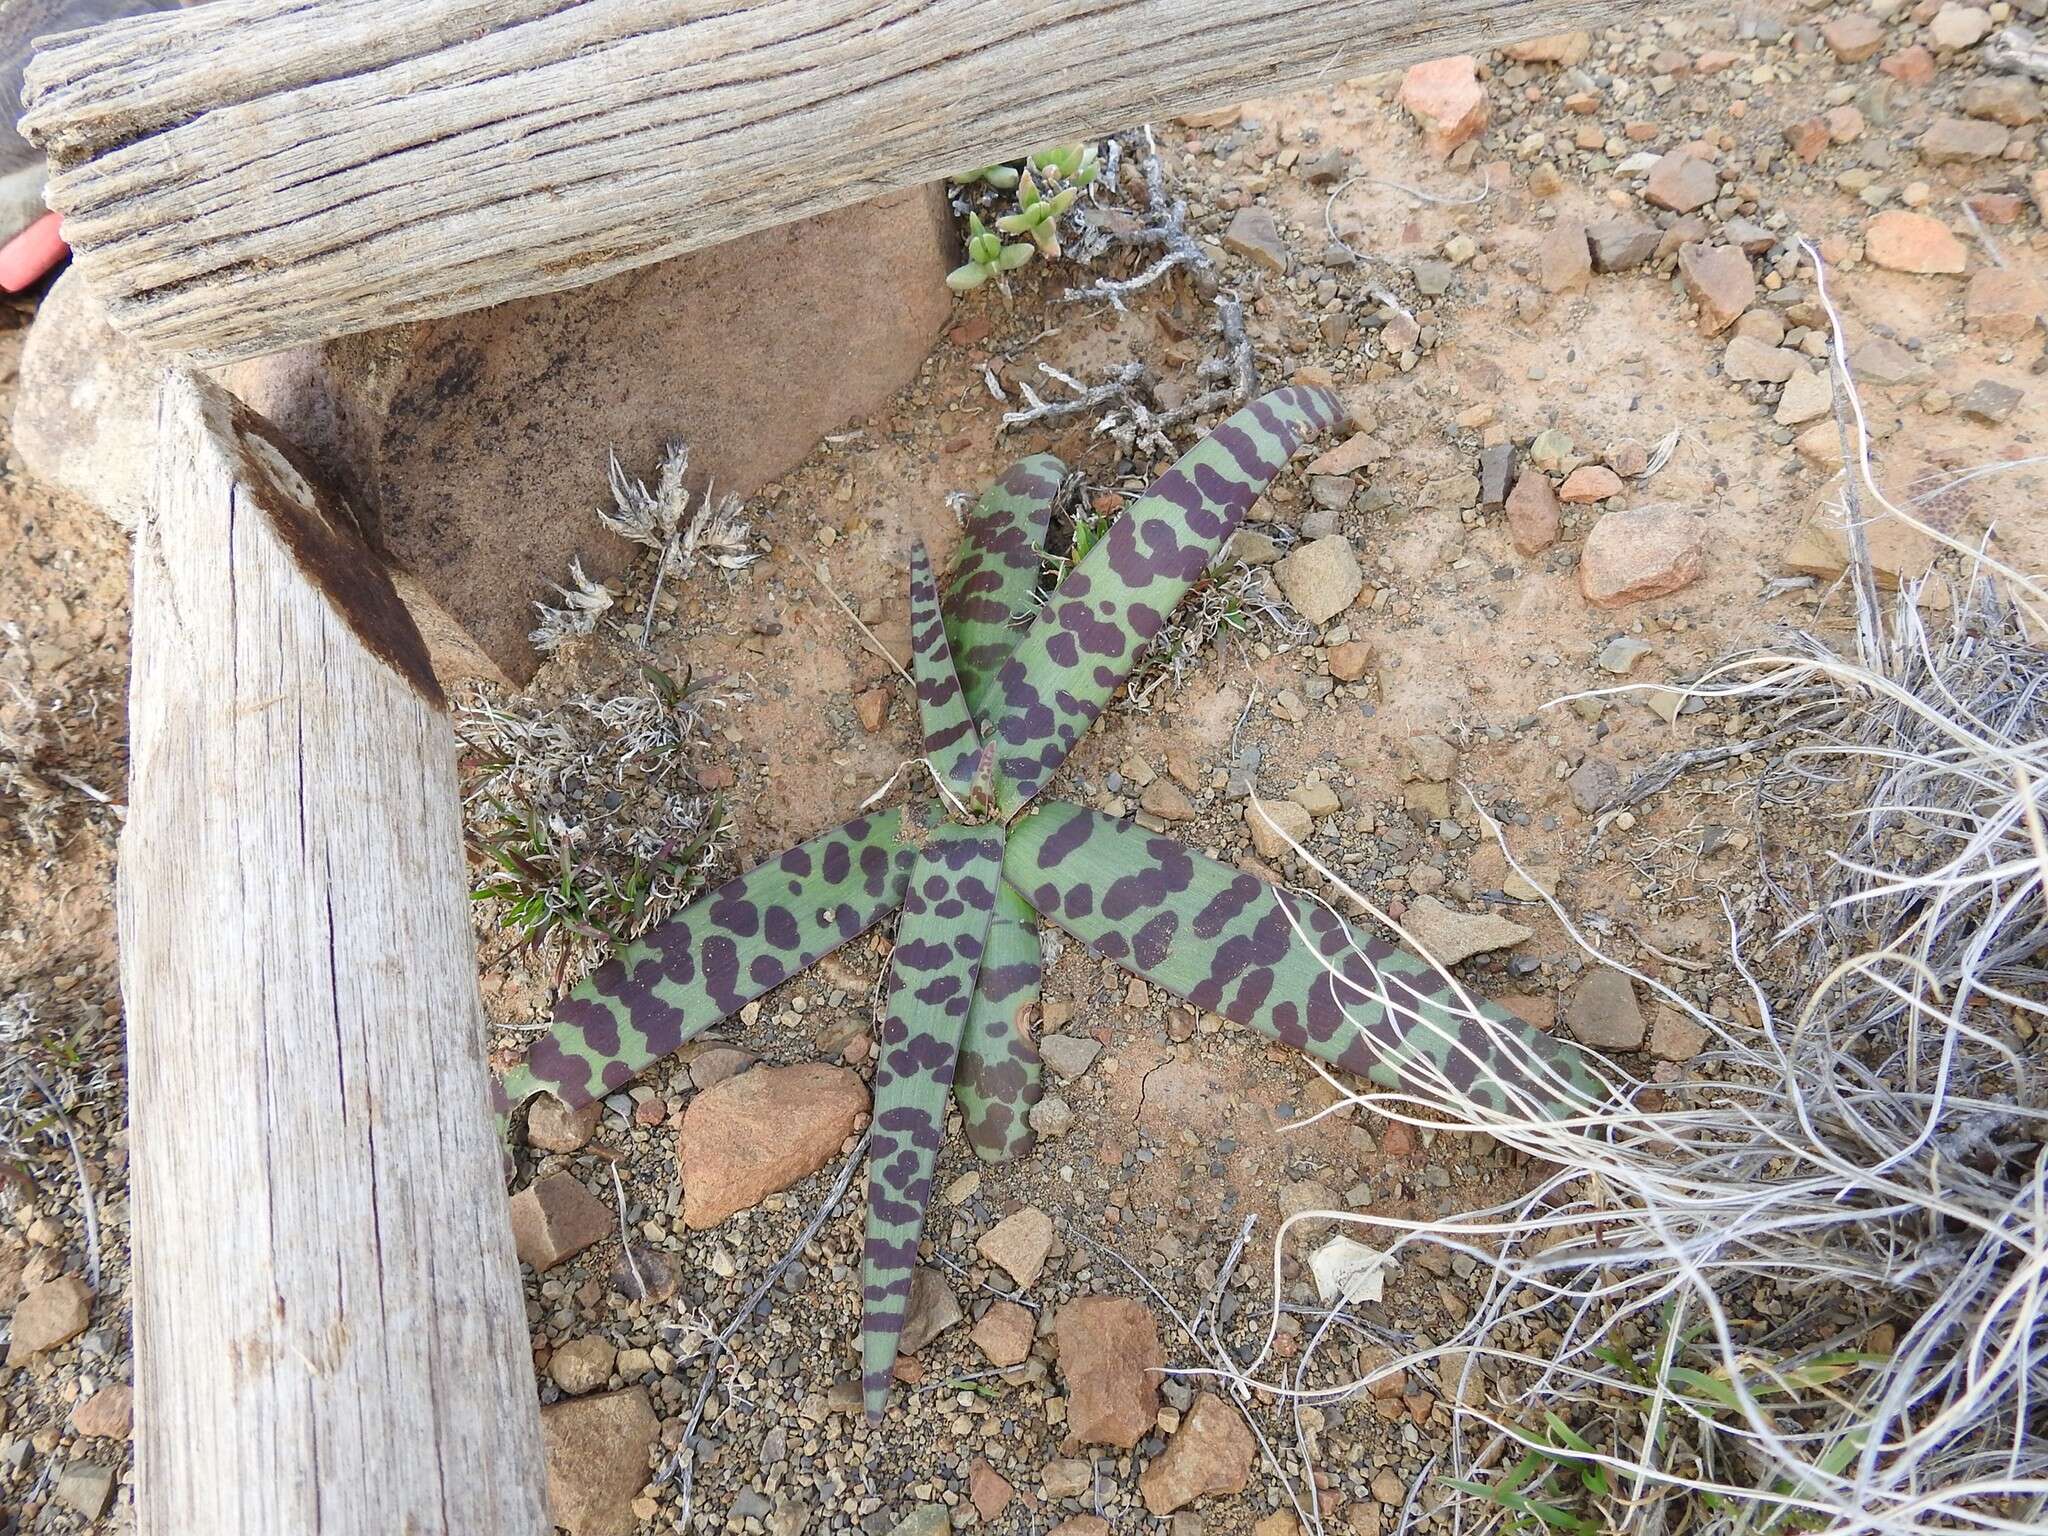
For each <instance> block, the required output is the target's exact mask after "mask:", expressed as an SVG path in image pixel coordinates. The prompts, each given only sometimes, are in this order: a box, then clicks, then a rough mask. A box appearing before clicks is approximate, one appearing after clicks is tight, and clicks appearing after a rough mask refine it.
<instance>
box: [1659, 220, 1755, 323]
mask: <svg viewBox="0 0 2048 1536" xmlns="http://www.w3.org/2000/svg"><path fill="white" fill-rule="evenodd" d="M1678 275H1679V278H1680V280H1681V281H1683V282H1684V284H1685V291H1686V293H1687V294H1688V295H1690V296H1691V298H1692V301H1693V302H1694V303H1695V304H1697V305H1699V307H1700V330H1701V331H1702V332H1704V333H1705V334H1706V335H1709V336H1718V335H1719V334H1720V333H1721V332H1722V331H1725V330H1727V329H1728V327H1729V326H1731V325H1733V324H1734V323H1735V322H1736V321H1737V320H1738V319H1740V318H1741V317H1742V312H1743V311H1744V310H1746V309H1748V308H1749V306H1750V305H1751V304H1753V303H1754V302H1756V274H1755V273H1754V272H1753V271H1751V269H1750V265H1749V258H1748V257H1747V256H1745V255H1743V254H1742V252H1740V251H1739V250H1737V249H1736V248H1735V247H1734V246H1732V245H1702V244H1700V243H1699V242H1698V241H1692V242H1689V243H1687V244H1685V245H1682V246H1680V247H1679V250H1678Z"/></svg>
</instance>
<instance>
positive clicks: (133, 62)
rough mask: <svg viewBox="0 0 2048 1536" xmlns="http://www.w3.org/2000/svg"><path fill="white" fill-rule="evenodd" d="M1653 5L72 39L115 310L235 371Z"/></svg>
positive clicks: (831, 10) (402, 12)
mask: <svg viewBox="0 0 2048 1536" xmlns="http://www.w3.org/2000/svg"><path fill="white" fill-rule="evenodd" d="M1637 8H1639V0H1621V3H1620V4H1617V5H1605V6H1597V5H1594V4H1592V3H1590V0H1033V3H1031V4H1028V5H1026V4H1016V3H1013V0H763V3H755V4H743V3H731V0H398V3H394V0H216V3H215V4H212V5H208V6H204V7H200V8H198V9H194V10H189V11H181V12H170V13H166V14H165V15H162V16H158V17H151V18H145V19H141V20H136V21H129V22H122V23H116V24H113V25H110V26H107V27H102V28H97V29H94V30H91V31H86V32H78V33H71V34H67V35H66V36H64V37H62V38H59V39H56V40H53V41H51V42H49V43H48V44H47V45H46V46H45V48H44V49H43V51H42V52H41V53H40V54H38V55H37V57H36V59H35V61H34V62H33V64H32V65H31V68H30V71H29V79H28V93H27V99H28V101H29V104H30V106H29V112H28V114H27V116H26V118H25V119H24V120H23V128H24V131H25V132H27V133H28V134H29V135H30V137H31V138H33V139H34V140H36V141H37V142H39V143H41V144H43V145H45V146H47V147H48V149H49V151H50V154H51V159H52V166H53V171H54V174H53V175H52V177H51V181H50V192H49V195H50V201H51V205H52V206H53V207H56V208H58V209H59V210H61V211H62V212H63V213H64V215H65V233H66V235H67V236H68V237H69V238H70V240H71V242H72V244H73V247H74V248H75V249H76V250H77V252H78V254H79V259H80V260H81V261H82V262H83V263H84V264H85V266H86V267H87V269H88V270H89V272H90V273H91V276H92V279H93V284H94V287H95V288H96V289H97V290H98V291H99V292H100V293H101V294H102V295H103V296H104V298H105V300H106V302H107V305H108V310H109V313H110V315H111V317H112V319H113V320H114V322H115V324H116V325H118V326H119V327H121V328H122V329H123V330H126V331H128V332H130V333H132V334H133V335H135V336H136V337H138V338H140V339H141V340H143V341H145V342H147V343H150V344H152V345H154V346H158V347H161V348H164V349H167V350H170V351H177V352H185V353H188V354H190V355H191V356H192V357H193V358H194V359H195V360H196V361H199V362H203V363H217V362H222V361H227V360H230V359H234V358H238V357H246V356H251V355H254V354H258V353H261V352H266V351H274V350H277V349H279V348H282V347H285V346H289V345H292V344H294V343H298V342H303V341H310V340H314V339H317V338H320V337H324V336H331V335H339V334H343V333H346V332H350V331H357V330H363V329H368V328H370V327H373V326H381V325H389V324H392V323H394V322H396V321H399V320H406V319H418V318H423V317H427V316H433V315H442V314H450V313H454V312H457V311H460V310H464V309H470V308H477V307H481V306H483V305H487V304H494V303H499V302H501V301H503V300H506V299H510V298H516V297H519V296H522V295H526V294H532V293H542V292H549V291H553V290H556V289H560V288H566V287H573V286H575V285H577V284H579V283H585V282H591V281H594V280H596V279H598V278H601V277H605V276H608V275H610V274H612V273H615V272H620V271H624V270H627V269H629V268H632V267H636V266H640V265H643V264H645V263H648V262H652V261H658V260H660V259H662V258H664V257H668V256H673V255H676V254H678V253H680V252H683V251H687V250H691V249H695V248H697V247H699V246H704V245H709V244H715V243H717V242H720V241H723V240H729V239H731V238H733V237H734V236H736V235H740V234H744V233H747V232H749V231H751V230H756V229H761V228H765V227H768V226H771V225H775V224H781V223H787V222H790V221H793V220H797V219H801V218H805V217H808V216H810V215H813V214H816V213H819V212H822V211H824V210H825V209H828V208H832V207H836V206H839V205H842V204H845V203H849V202H853V201H856V200H858V199H860V198H863V197H867V196H871V195H873V194H874V193H876V192H877V191H880V190H883V189H887V188H893V187H901V186H907V185H910V184H912V183H915V182H919V181H926V180H930V179H933V178H935V177H938V176H941V175H944V174H946V173H948V172H951V171H955V170H959V169H961V168H963V167H966V166H972V165H978V164H984V163H987V162H989V161H991V160H994V159H997V158H1003V157H1008V156H1014V155H1017V154H1020V153H1022V152H1024V151H1026V150H1028V149H1031V148H1034V147H1037V146H1039V145H1042V144H1045V143H1049V142H1054V141H1059V140H1068V139H1073V138H1075V137H1079V136H1082V135H1085V134H1100V133H1104V132H1107V131H1111V130H1115V129H1118V128H1123V127H1127V126H1130V125H1133V124H1136V123H1139V122H1144V121H1147V120H1151V119H1157V118H1163V117H1166V116H1169V115H1172V114H1175V113H1180V112H1186V111H1190V110H1194V109H1198V108H1205V107H1214V106H1219V105H1224V104H1227V103H1229V102H1231V101H1234V100H1239V99H1242V98H1243V97H1245V96H1247V95H1251V94H1254V93H1257V94H1268V93H1272V92H1278V91H1283V90H1287V89H1290V88H1294V87H1299V86H1303V85H1307V84H1310V83H1312V82H1314V81H1318V80H1332V81H1334V80H1340V79H1343V78H1345V77H1346V76H1348V75H1355V74H1358V73H1360V72H1362V71H1365V70H1367V69H1378V68H1386V67H1390V66H1394V65H1399V64H1404V63H1408V62H1412V61H1414V60H1416V59H1420V58H1427V57H1431V56H1433V55H1438V54H1443V53H1451V52H1458V51H1462V50H1469V49H1473V48H1478V47H1490V46H1495V45H1497V44H1499V43H1502V42H1505V41H1508V40H1511V39H1514V38H1517V37H1526V36H1532V35H1536V34H1540V33H1546V32H1554V31H1560V30H1564V29H1566V28H1568V27H1570V26H1574V25H1582V24H1591V23H1593V22H1596V21H1597V22H1601V23H1607V22H1612V21H1613V20H1615V19H1616V18H1617V17H1618V16H1619V15H1622V14H1625V13H1627V12H1628V11H1631V10H1634V9H1637Z"/></svg>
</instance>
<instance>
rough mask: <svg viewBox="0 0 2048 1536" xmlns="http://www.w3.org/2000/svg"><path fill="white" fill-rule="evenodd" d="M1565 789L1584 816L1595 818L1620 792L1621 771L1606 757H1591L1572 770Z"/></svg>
mask: <svg viewBox="0 0 2048 1536" xmlns="http://www.w3.org/2000/svg"><path fill="white" fill-rule="evenodd" d="M1565 788H1566V790H1567V791H1569V792H1570V794H1571V797H1572V804H1573V805H1575V806H1577V807H1578V808H1579V810H1580V812H1581V813H1582V814H1584V815H1587V816H1595V815H1598V814H1599V813H1600V812H1601V811H1603V810H1605V809H1606V808H1607V803H1608V802H1609V801H1610V800H1612V799H1613V798H1614V797H1615V795H1616V794H1617V793H1618V792H1619V791H1620V789H1621V771H1620V770H1619V769H1618V768H1616V767H1615V766H1614V764H1612V763H1610V762H1609V761H1608V760H1607V759H1606V758H1604V757H1597V756H1589V757H1587V758H1586V760H1585V761H1584V762H1582V763H1580V764H1579V766H1578V767H1576V768H1574V769H1573V770H1572V776H1571V777H1570V778H1568V779H1566V780H1565Z"/></svg>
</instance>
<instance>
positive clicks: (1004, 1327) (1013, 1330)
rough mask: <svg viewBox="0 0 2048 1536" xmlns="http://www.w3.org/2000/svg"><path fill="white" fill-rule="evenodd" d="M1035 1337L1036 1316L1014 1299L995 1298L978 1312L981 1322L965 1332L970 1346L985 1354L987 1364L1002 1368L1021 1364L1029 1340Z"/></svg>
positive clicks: (1036, 1327) (1027, 1353)
mask: <svg viewBox="0 0 2048 1536" xmlns="http://www.w3.org/2000/svg"><path fill="white" fill-rule="evenodd" d="M1037 1336H1038V1319H1037V1318H1035V1317H1033V1316H1032V1315H1031V1309H1030V1308H1029V1307H1020V1306H1019V1305H1017V1303H1016V1302H1014V1301H996V1302H991V1303H990V1304H989V1309H988V1310H987V1311H986V1312H984V1313H982V1314H981V1321H980V1322H978V1323H976V1324H975V1325H974V1331H973V1332H972V1333H970V1334H969V1335H968V1337H969V1338H971V1339H972V1340H973V1341H974V1347H975V1348H976V1349H978V1350H980V1351H981V1352H982V1353H983V1354H984V1355H986V1356H987V1357H988V1363H989V1364H990V1365H995V1366H1001V1367H1003V1368H1004V1369H1005V1370H1007V1369H1008V1368H1009V1367H1011V1366H1013V1365H1022V1364H1023V1363H1024V1361H1025V1360H1026V1359H1027V1358H1028V1357H1029V1356H1030V1354H1031V1341H1032V1340H1033V1339H1034V1338H1036V1337H1037Z"/></svg>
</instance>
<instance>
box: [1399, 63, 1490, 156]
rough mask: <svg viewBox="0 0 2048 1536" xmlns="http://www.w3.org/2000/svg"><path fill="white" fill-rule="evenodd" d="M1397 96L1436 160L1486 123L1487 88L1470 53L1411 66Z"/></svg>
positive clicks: (1477, 64)
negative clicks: (1480, 78) (1480, 80)
mask: <svg viewBox="0 0 2048 1536" xmlns="http://www.w3.org/2000/svg"><path fill="white" fill-rule="evenodd" d="M1396 100H1397V101H1398V102H1399V103H1400V105H1401V107H1402V108H1403V109H1404V110H1405V111H1406V112H1407V113H1408V115H1409V116H1410V117H1412V118H1414V119H1415V121H1416V122H1417V123H1418V124H1419V125H1420V126H1421V128H1422V141H1423V144H1424V146H1425V147H1426V148H1427V149H1428V150H1429V152H1430V153H1431V154H1433V155H1435V156H1436V157H1437V158H1438V159H1439V160H1441V159H1445V158H1447V157H1448V156H1449V155H1450V153H1451V151H1452V150H1454V149H1456V148H1457V147H1458V146H1459V145H1460V144H1462V143H1464V142H1465V141H1466V140H1467V139H1469V138H1471V137H1472V136H1473V135H1474V134H1476V133H1478V132H1479V131H1480V130H1481V129H1482V128H1484V127H1485V126H1486V118H1487V105H1486V88H1485V87H1484V86H1482V85H1481V84H1480V83H1479V63H1478V60H1476V59H1474V58H1473V57H1472V55H1471V54H1469V53H1460V54H1454V55H1452V56H1451V57H1450V58H1447V59H1431V60H1429V61H1428V62H1426V63H1422V64H1416V65H1412V66H1410V68H1409V70H1408V73H1407V74H1405V75H1403V76H1402V77H1401V89H1400V93H1399V95H1398V96H1397V97H1396Z"/></svg>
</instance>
